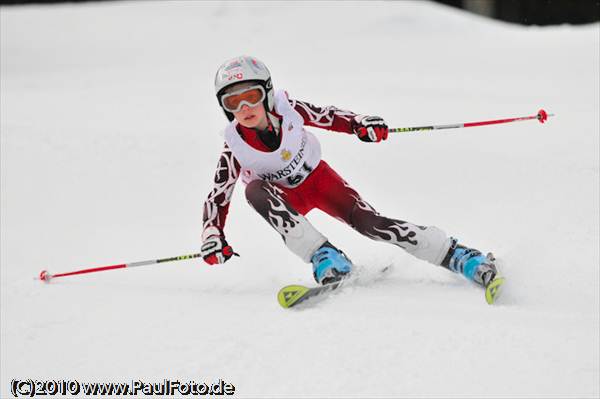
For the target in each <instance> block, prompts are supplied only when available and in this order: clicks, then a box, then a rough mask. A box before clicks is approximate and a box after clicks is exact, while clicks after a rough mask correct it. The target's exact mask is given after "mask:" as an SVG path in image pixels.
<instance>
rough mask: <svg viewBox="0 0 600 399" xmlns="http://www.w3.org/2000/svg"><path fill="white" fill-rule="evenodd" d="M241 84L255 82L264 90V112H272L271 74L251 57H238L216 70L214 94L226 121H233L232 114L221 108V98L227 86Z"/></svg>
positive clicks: (264, 66)
mask: <svg viewBox="0 0 600 399" xmlns="http://www.w3.org/2000/svg"><path fill="white" fill-rule="evenodd" d="M241 82H256V83H258V84H260V85H261V86H262V87H263V89H264V90H265V93H266V96H265V99H264V101H263V105H264V106H265V110H266V111H267V112H270V111H272V110H273V84H272V83H271V73H270V72H269V70H268V69H267V67H266V65H265V64H264V63H262V62H261V61H259V60H258V59H256V58H255V57H251V56H246V55H243V56H240V57H235V58H232V59H230V60H227V61H225V62H224V63H223V64H222V65H221V66H220V67H219V69H218V70H217V74H216V76H215V92H216V93H217V100H218V101H219V106H220V107H221V108H222V109H223V112H225V115H226V116H227V119H229V120H230V121H232V120H233V114H232V113H231V112H228V111H226V110H225V108H223V101H222V97H223V94H224V91H225V89H227V88H228V87H229V86H231V85H234V84H237V83H241Z"/></svg>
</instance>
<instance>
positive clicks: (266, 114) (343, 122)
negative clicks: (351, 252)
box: [202, 56, 498, 303]
mask: <svg viewBox="0 0 600 399" xmlns="http://www.w3.org/2000/svg"><path fill="white" fill-rule="evenodd" d="M215 90H216V94H217V99H218V102H219V105H220V106H221V107H222V109H223V111H224V112H225V115H226V116H227V118H228V119H229V121H230V123H229V125H228V126H227V128H226V130H225V146H224V149H223V152H222V154H221V157H220V159H219V163H218V165H217V171H216V174H215V179H214V184H215V186H214V188H213V190H212V191H211V193H210V194H209V195H208V198H207V199H206V201H205V203H204V217H203V219H204V230H203V233H202V241H203V244H202V256H203V258H204V260H205V261H206V262H207V263H208V264H210V265H214V264H219V263H224V262H226V261H227V260H229V259H230V258H231V257H232V256H233V255H234V252H233V250H232V247H231V246H230V245H229V244H228V243H227V241H226V240H225V235H224V232H223V228H224V226H225V218H226V216H227V212H228V208H229V202H230V200H231V195H232V192H233V189H234V186H235V184H236V182H237V180H238V178H239V177H240V176H241V178H242V181H243V182H244V183H245V184H246V192H245V194H246V199H247V200H248V203H249V204H250V206H252V207H253V208H254V210H256V212H258V213H259V214H260V215H261V216H262V217H263V218H264V219H265V220H266V221H267V222H268V223H269V224H270V225H271V226H272V227H273V228H274V229H275V230H276V231H277V232H278V233H279V234H280V235H281V237H282V238H283V241H284V243H285V245H286V246H287V247H288V248H289V249H290V250H291V251H292V252H293V253H295V254H296V255H298V256H299V257H300V258H301V259H302V260H303V261H305V262H306V263H312V269H313V275H314V278H315V280H316V281H317V283H319V284H329V283H333V282H336V281H338V280H340V279H341V278H342V277H343V276H344V275H347V274H348V273H350V272H351V271H352V262H351V261H350V260H349V259H348V258H347V257H346V255H345V254H344V253H343V252H342V251H340V250H339V249H338V248H336V247H335V246H334V245H333V244H332V243H331V242H330V241H329V240H328V239H327V238H326V237H325V236H324V235H323V234H321V233H320V232H319V231H318V230H317V229H315V227H314V226H313V225H312V224H311V223H310V222H309V221H308V220H307V219H306V217H305V215H306V214H307V213H308V212H309V211H310V210H311V209H314V208H318V209H320V210H322V211H324V212H326V213H327V214H329V215H331V216H333V217H334V218H336V219H339V220H342V221H344V222H345V223H346V224H348V225H349V226H350V227H352V228H353V229H355V230H356V231H358V232H359V233H361V234H363V235H365V236H367V237H369V238H371V239H374V240H377V241H383V242H387V243H390V244H394V245H397V246H399V247H400V248H403V249H404V250H406V251H407V252H408V253H410V254H412V255H414V256H416V257H417V258H419V259H422V260H425V261H427V262H429V263H432V264H434V265H440V266H443V267H445V268H447V269H449V270H451V271H453V272H456V273H462V274H463V275H464V276H465V277H466V278H467V279H469V280H471V281H474V282H475V283H477V284H479V285H481V286H482V287H484V288H488V287H489V286H490V284H491V283H492V282H493V281H494V280H495V279H496V277H497V274H498V272H497V269H496V266H495V265H494V259H493V257H492V256H491V254H489V255H488V256H487V257H486V256H483V255H482V254H481V252H480V251H478V250H476V249H473V248H468V247H466V246H464V245H461V244H459V243H458V242H457V240H456V239H455V238H452V237H449V236H447V235H446V233H445V232H443V231H442V230H441V229H439V228H437V227H435V226H419V225H415V224H412V223H408V222H405V221H402V220H397V219H391V218H388V217H385V216H382V215H380V214H379V213H378V212H377V211H375V209H374V208H373V207H372V206H371V205H370V204H368V203H367V202H365V201H364V200H363V199H362V198H361V196H360V195H359V194H358V192H356V191H355V190H354V189H353V188H352V187H350V186H349V185H348V183H346V182H345V181H344V180H343V179H342V178H341V177H340V176H339V175H338V174H337V173H336V172H335V171H334V170H333V169H332V168H331V167H330V166H329V165H328V164H327V162H325V161H324V160H322V159H321V149H320V144H319V141H318V140H317V138H316V137H315V136H314V135H313V134H312V133H311V132H309V131H308V130H306V129H305V126H312V127H317V128H321V129H327V130H332V131H336V132H343V133H348V134H354V135H356V136H357V137H358V138H359V139H360V140H362V141H363V142H370V143H377V142H380V141H382V140H385V139H387V136H388V127H387V125H386V123H385V122H384V120H383V119H382V118H380V117H378V116H365V115H358V114H355V113H353V112H349V111H343V110H340V109H338V108H335V107H333V106H329V107H325V108H321V107H317V106H315V105H312V104H310V103H307V102H304V101H299V100H294V99H290V98H289V97H288V94H287V92H285V91H283V90H274V89H273V85H272V82H271V75H270V73H269V70H268V69H267V67H266V66H265V65H264V64H263V63H262V62H260V61H259V60H257V59H256V58H254V57H249V56H241V57H236V58H233V59H231V60H228V61H226V62H225V63H224V64H223V65H222V66H221V67H220V68H219V69H218V70H217V74H216V77H215ZM494 291H495V290H494ZM494 291H491V292H489V293H488V291H486V298H487V300H488V302H489V303H492V302H493V301H494V295H495V292H494Z"/></svg>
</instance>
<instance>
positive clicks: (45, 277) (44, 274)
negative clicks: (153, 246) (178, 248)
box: [40, 254, 239, 283]
mask: <svg viewBox="0 0 600 399" xmlns="http://www.w3.org/2000/svg"><path fill="white" fill-rule="evenodd" d="M201 256H202V255H201V254H192V255H181V256H174V257H172V258H163V259H153V260H143V261H140V262H132V263H122V264H120V265H111V266H100V267H93V268H91V269H82V270H75V271H72V272H67V273H58V274H50V272H48V270H42V271H41V272H40V280H42V281H44V282H46V283H49V282H50V280H51V279H53V278H57V277H66V276H74V275H76V274H85V273H96V272H103V271H106V270H115V269H125V268H128V267H138V266H147V265H154V264H156V263H164V262H174V261H177V260H186V259H194V258H199V257H201ZM238 256H239V255H238Z"/></svg>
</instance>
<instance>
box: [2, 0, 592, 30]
mask: <svg viewBox="0 0 600 399" xmlns="http://www.w3.org/2000/svg"><path fill="white" fill-rule="evenodd" d="M85 1H87V0H85ZM102 1H105V0H102ZM190 1H193V0H190ZM434 1H436V2H438V3H442V4H446V5H448V6H452V7H458V8H462V9H464V10H466V11H469V12H473V13H476V14H480V15H484V16H486V17H489V18H495V19H499V20H502V21H507V22H513V23H518V24H523V25H556V24H564V23H568V24H586V23H591V22H597V21H600V0H434ZM79 2H81V0H72V1H64V0H0V4H2V5H17V4H48V3H79ZM315 4H317V3H315Z"/></svg>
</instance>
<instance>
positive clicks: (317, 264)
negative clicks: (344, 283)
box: [310, 241, 352, 285]
mask: <svg viewBox="0 0 600 399" xmlns="http://www.w3.org/2000/svg"><path fill="white" fill-rule="evenodd" d="M310 261H311V262H312V265H313V276H314V277H315V280H316V281H317V283H319V284H322V285H325V284H331V283H334V282H336V281H339V280H341V279H342V278H343V277H344V275H346V274H348V273H350V271H351V270H352V262H350V260H349V259H348V258H347V257H346V255H344V253H343V252H342V251H340V250H339V249H337V248H336V247H334V246H333V245H331V244H330V243H329V241H327V242H326V243H325V244H323V245H322V246H321V247H320V248H319V249H317V250H316V251H315V253H314V254H313V256H312V258H311V260H310Z"/></svg>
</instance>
